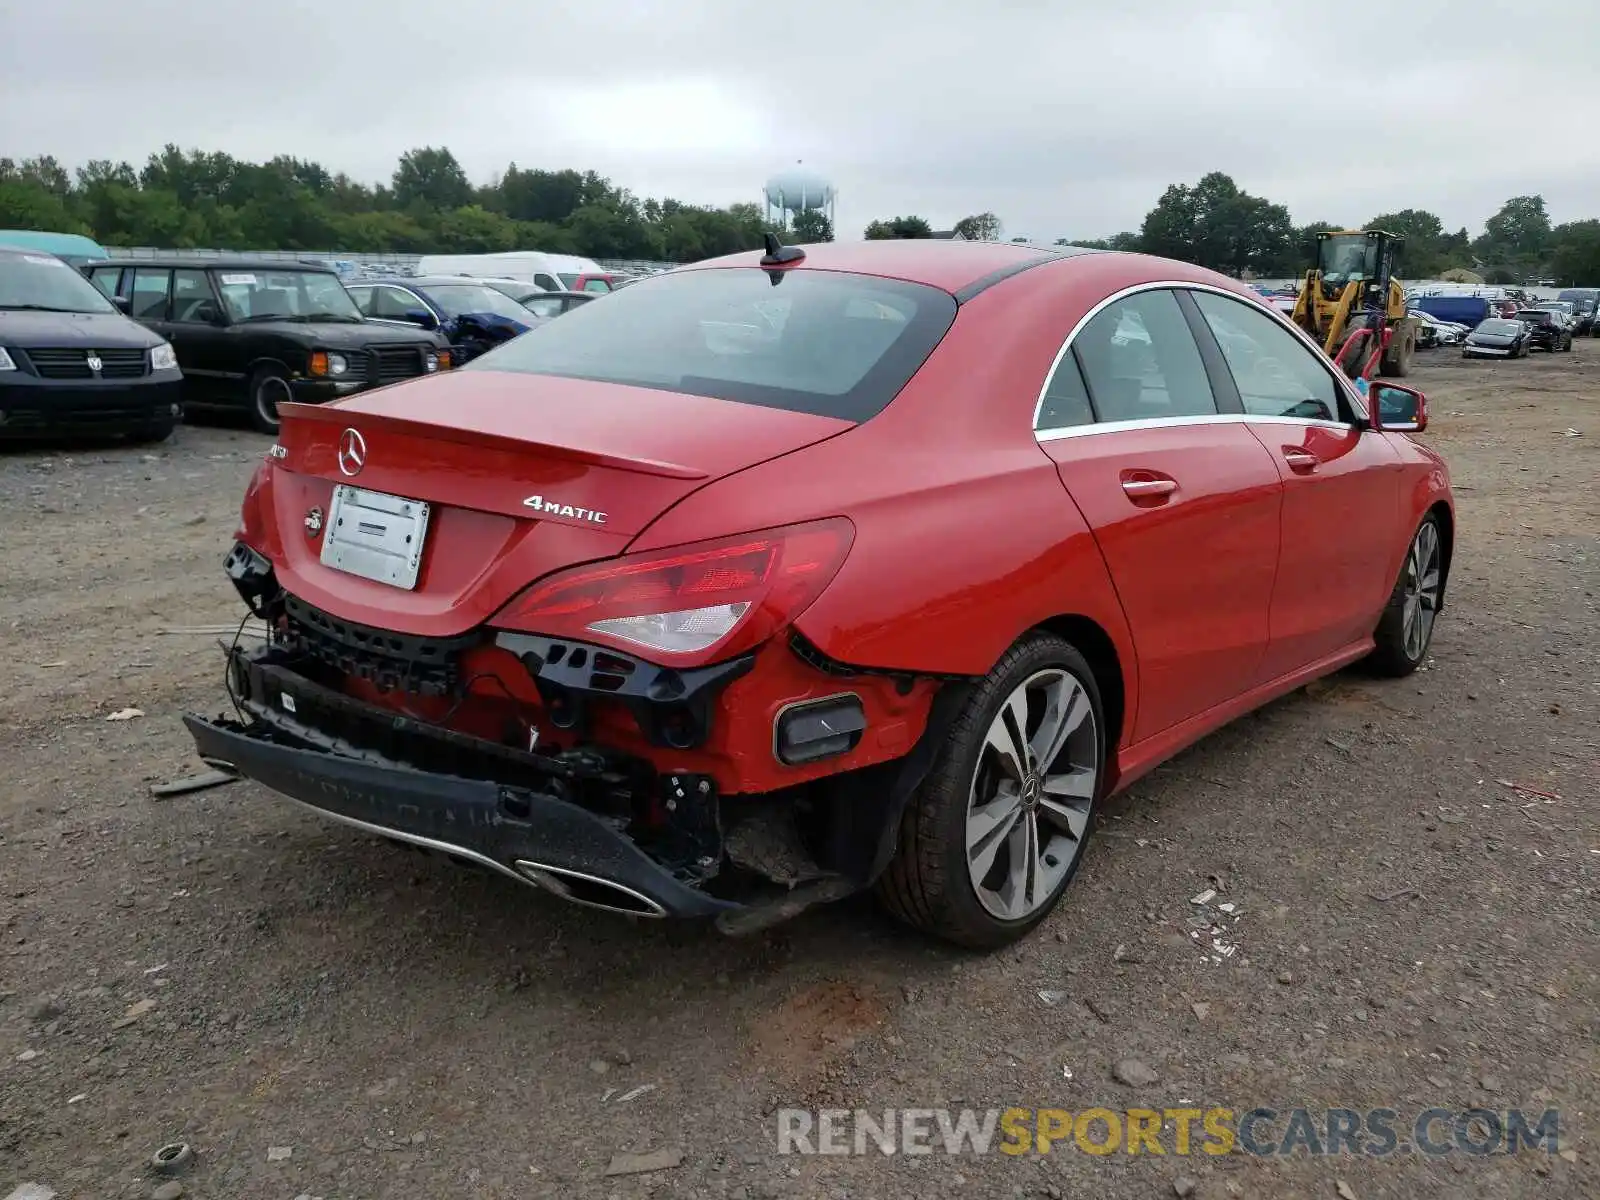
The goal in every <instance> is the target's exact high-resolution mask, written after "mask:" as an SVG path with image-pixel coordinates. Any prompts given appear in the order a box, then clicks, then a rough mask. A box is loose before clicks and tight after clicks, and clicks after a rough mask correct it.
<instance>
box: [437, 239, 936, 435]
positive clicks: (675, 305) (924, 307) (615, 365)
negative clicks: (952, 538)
mask: <svg viewBox="0 0 1600 1200" xmlns="http://www.w3.org/2000/svg"><path fill="white" fill-rule="evenodd" d="M955 316H956V302H955V299H954V297H952V296H951V295H950V294H949V293H948V292H943V291H940V290H938V289H937V288H931V287H927V286H925V285H923V284H916V283H906V282H903V281H900V280H892V279H881V278H877V277H873V276H865V275H851V274H845V273H843V272H833V271H807V270H793V269H791V270H789V271H787V272H781V273H773V274H769V273H768V272H766V271H762V270H757V269H752V268H748V267H742V268H741V267H728V268H711V269H705V270H696V271H682V272H675V273H673V274H671V275H666V276H663V277H662V278H660V279H658V280H654V281H652V282H651V285H650V286H649V287H637V288H622V289H620V290H618V291H617V292H615V293H614V294H612V295H610V296H608V297H607V298H606V302H605V303H604V304H585V305H582V306H581V307H578V308H574V309H573V310H572V311H571V312H569V313H567V314H566V315H565V316H564V317H562V318H561V320H559V321H553V322H551V323H550V325H549V326H548V327H546V328H545V329H543V330H542V331H541V332H540V334H539V336H538V337H536V338H515V339H513V340H511V341H509V342H506V343H504V344H503V345H501V346H499V347H496V348H495V349H494V350H491V351H489V352H488V353H487V354H485V355H483V356H482V357H480V358H477V359H474V360H473V361H472V362H470V363H468V364H467V366H466V367H465V368H463V369H465V370H483V371H525V372H529V373H532V374H538V375H560V376H566V377H568V378H574V379H593V380H599V381H602V382H606V383H620V384H629V385H632V386H635V387H644V388H655V389H658V390H662V391H674V392H688V393H692V394H695V395H701V396H713V397H716V398H718V399H723V400H733V401H738V402H740V403H745V404H759V405H764V406H766V407H770V408H782V409H788V410H790V411H794V412H807V413H814V414H816V415H819V416H827V417H838V418H841V419H843V420H847V421H865V420H867V419H869V418H870V417H872V416H875V415H876V414H877V413H878V412H880V411H881V410H882V409H883V408H884V407H885V406H886V405H887V404H888V403H889V401H891V400H893V399H894V397H895V396H896V395H898V394H899V392H900V389H901V388H903V387H904V386H905V385H906V382H907V381H908V380H909V379H910V378H911V376H912V375H913V374H915V372H916V370H917V368H918V367H920V366H921V365H922V363H923V360H924V359H926V358H927V357H928V355H929V354H930V353H931V352H932V351H933V348H934V347H935V346H936V345H938V343H939V341H940V339H941V338H943V337H944V335H945V333H946V332H947V331H948V330H949V328H950V326H951V324H952V323H953V322H954V321H955Z"/></svg>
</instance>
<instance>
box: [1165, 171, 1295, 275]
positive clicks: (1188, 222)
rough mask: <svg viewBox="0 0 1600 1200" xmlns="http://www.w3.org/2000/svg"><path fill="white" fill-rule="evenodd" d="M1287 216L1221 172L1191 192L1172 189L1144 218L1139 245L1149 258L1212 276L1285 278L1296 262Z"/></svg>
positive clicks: (1179, 187)
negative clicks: (1222, 273)
mask: <svg viewBox="0 0 1600 1200" xmlns="http://www.w3.org/2000/svg"><path fill="white" fill-rule="evenodd" d="M1294 236H1295V235H1294V225H1293V223H1292V222H1291V221H1290V219H1289V210H1288V209H1287V208H1285V207H1284V206H1283V205H1281V204H1273V203H1272V202H1271V201H1269V200H1264V199H1262V198H1261V197H1260V196H1252V195H1250V194H1249V193H1248V192H1245V191H1242V190H1241V189H1240V188H1239V185H1238V184H1236V183H1235V182H1234V181H1233V179H1232V178H1231V177H1230V176H1228V175H1225V174H1223V173H1222V172H1221V171H1212V172H1210V173H1209V174H1207V175H1204V176H1202V177H1201V179H1200V181H1199V182H1198V183H1196V184H1195V185H1194V186H1193V187H1189V186H1187V185H1185V184H1177V183H1175V184H1173V185H1172V186H1170V187H1169V188H1167V190H1166V191H1165V192H1163V193H1162V194H1161V199H1159V200H1158V201H1156V206H1155V207H1154V208H1153V209H1151V210H1150V212H1149V213H1148V214H1146V216H1145V219H1144V225H1143V226H1142V227H1141V229H1140V233H1139V244H1140V247H1141V248H1142V249H1143V250H1144V251H1145V252H1146V253H1148V254H1159V255H1162V256H1164V257H1166V258H1179V259H1185V260H1187V261H1189V262H1193V263H1197V264H1199V265H1200V266H1202V267H1209V268H1211V269H1212V270H1214V271H1226V272H1228V273H1229V274H1232V275H1242V274H1243V273H1244V272H1246V271H1251V272H1254V273H1255V274H1257V275H1270V274H1274V273H1281V272H1282V271H1283V270H1284V269H1285V268H1286V266H1288V265H1289V264H1290V263H1292V261H1293V257H1294Z"/></svg>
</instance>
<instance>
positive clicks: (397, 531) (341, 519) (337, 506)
mask: <svg viewBox="0 0 1600 1200" xmlns="http://www.w3.org/2000/svg"><path fill="white" fill-rule="evenodd" d="M428 516H429V509H428V504H427V502H426V501H422V500H408V499H406V498H405V497H404V496H391V495H389V494H388V493H387V492H373V491H368V490H367V489H366V488H358V487H351V486H350V485H349V484H345V483H341V484H339V485H338V486H336V487H335V488H334V489H333V502H332V504H330V505H329V506H328V524H327V533H326V534H325V535H324V536H323V539H322V565H323V566H325V567H332V568H333V569H334V570H336V571H343V572H345V573H346V574H348V575H359V576H360V577H361V578H363V579H370V580H372V581H373V582H375V583H382V584H387V585H388V586H390V587H397V588H401V589H402V590H405V591H412V590H414V589H415V588H416V586H417V573H418V571H419V570H420V569H421V567H422V548H423V545H424V543H425V542H426V540H427V535H428Z"/></svg>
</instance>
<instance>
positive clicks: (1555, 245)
mask: <svg viewBox="0 0 1600 1200" xmlns="http://www.w3.org/2000/svg"><path fill="white" fill-rule="evenodd" d="M1344 227H1346V228H1348V227H1349V226H1344ZM0 228H13V229H47V230H54V231H57V232H62V233H84V234H88V235H89V236H91V237H93V238H95V239H96V240H97V241H99V242H101V243H102V244H104V245H107V246H160V247H164V248H187V247H205V248H218V249H236V250H264V249H278V250H330V249H336V250H347V251H350V252H352V253H363V252H364V253H381V252H401V253H412V254H429V253H446V254H448V253H457V254H484V253H492V252H494V251H498V250H518V249H528V248H530V247H532V248H537V249H541V250H548V251H553V252H556V253H572V254H586V255H589V256H591V257H594V258H616V259H630V258H631V259H654V260H661V261H669V262H691V261H694V260H695V259H700V258H708V257H711V256H713V255H718V254H730V253H733V252H735V251H739V250H748V249H752V248H755V247H757V246H759V245H760V244H761V237H762V234H763V233H764V232H765V231H766V220H765V214H764V213H763V212H762V210H761V208H760V206H759V205H756V204H732V205H729V206H727V207H726V208H714V207H709V206H703V205H694V204H688V203H684V202H683V201H679V200H672V199H665V200H656V199H653V198H640V197H638V196H635V195H633V194H632V193H631V192H629V191H628V190H627V189H625V188H620V187H617V186H616V185H615V184H613V183H612V182H611V181H610V180H609V179H606V178H603V177H602V176H600V175H599V174H597V173H596V172H594V171H575V170H559V171H551V170H544V169H540V168H532V169H528V168H522V167H518V166H517V165H516V164H515V163H511V164H510V165H509V166H508V167H507V168H506V170H505V171H504V172H503V173H501V174H500V175H499V176H497V177H496V178H495V179H493V180H492V181H491V182H489V183H487V184H481V185H479V184H474V183H473V182H472V181H471V180H470V179H469V178H468V177H467V174H466V171H465V170H463V169H462V166H461V164H460V163H459V162H458V161H457V160H456V157H455V155H454V154H452V153H451V152H450V151H449V150H448V149H447V148H445V147H432V146H423V147H420V148H418V149H414V150H409V151H407V152H406V153H405V154H403V155H401V156H400V160H399V162H398V164H397V165H396V167H395V171H394V174H393V176H392V177H391V178H390V180H389V182H387V183H379V184H365V183H361V182H358V181H356V180H353V179H351V178H350V177H349V176H348V175H346V174H344V173H342V172H330V171H329V170H328V169H327V168H325V167H323V166H322V165H321V164H319V163H315V162H309V161H306V160H302V159H298V158H293V157H286V156H280V157H278V158H274V159H271V160H269V161H267V162H264V163H252V162H247V161H245V160H243V159H237V158H234V157H233V156H232V155H229V154H224V153H219V152H207V151H202V150H182V149H180V148H179V147H177V146H174V145H170V144H169V145H167V146H165V147H164V148H163V149H162V150H161V151H160V152H159V153H156V154H152V155H150V157H149V158H148V159H147V160H146V162H145V164H144V165H143V166H142V167H137V168H136V167H134V166H133V165H132V164H131V163H127V162H111V161H109V160H104V159H102V160H96V161H93V162H89V163H87V164H85V165H84V166H82V167H79V168H77V169H76V170H75V171H68V170H67V169H66V168H65V167H63V166H62V165H61V163H60V162H58V161H57V160H56V159H54V158H51V157H49V156H48V155H47V156H43V157H39V158H31V159H24V160H22V161H20V162H19V161H16V160H13V159H10V158H0ZM954 228H955V229H956V230H957V231H958V232H960V233H961V234H962V235H963V236H964V237H966V238H969V239H972V240H995V239H998V238H999V237H1000V236H1001V222H1000V219H999V218H998V217H997V216H996V215H995V214H994V213H992V212H983V213H976V214H974V215H972V216H968V217H965V218H963V219H962V220H960V221H958V222H956V224H955V226H954ZM1334 228H1340V226H1335V225H1333V224H1331V223H1329V222H1326V221H1313V222H1311V223H1309V224H1306V225H1296V224H1295V223H1294V222H1293V221H1292V220H1291V219H1290V216H1289V210H1288V209H1287V208H1286V207H1285V206H1283V205H1281V204H1274V203H1272V202H1271V201H1269V200H1266V199H1264V198H1262V197H1260V196H1252V195H1251V194H1250V193H1248V192H1246V191H1244V190H1242V189H1241V188H1240V187H1239V186H1238V185H1237V184H1236V183H1235V182H1234V181H1233V180H1232V179H1231V178H1230V177H1229V176H1227V175H1225V174H1223V173H1222V172H1220V171H1213V172H1211V173H1210V174H1208V175H1206V176H1204V177H1203V178H1202V179H1200V180H1199V182H1197V183H1194V184H1173V185H1172V186H1171V187H1169V188H1167V189H1166V191H1165V192H1163V193H1162V194H1161V197H1160V199H1158V200H1157V201H1156V204H1155V207H1154V208H1152V209H1151V210H1150V211H1149V212H1148V213H1147V214H1146V215H1145V218H1144V221H1143V222H1142V223H1141V225H1140V227H1139V229H1138V231H1137V232H1134V231H1129V232H1126V233H1119V234H1116V235H1115V236H1113V237H1110V238H1104V239H1076V240H1074V239H1070V238H1062V239H1060V241H1061V243H1063V244H1066V243H1071V244H1076V245H1084V246H1094V247H1100V248H1105V249H1114V250H1138V251H1143V252H1145V253H1149V254H1159V255H1163V256H1165V257H1169V258H1178V259H1184V260H1186V261H1189V262H1195V263H1199V264H1200V265H1201V266H1205V267H1210V268H1212V269H1214V270H1218V271H1223V272H1226V273H1228V274H1232V275H1245V274H1252V275H1255V276H1260V277H1268V278H1271V277H1276V276H1289V275H1297V274H1299V273H1300V272H1301V271H1303V270H1304V269H1305V267H1306V265H1307V264H1308V263H1309V262H1310V261H1311V258H1312V256H1313V255H1314V253H1315V235H1316V234H1317V232H1318V231H1321V230H1328V229H1334ZM1355 228H1378V229H1386V230H1388V231H1389V232H1391V233H1397V234H1400V235H1402V236H1404V237H1405V239H1406V244H1405V248H1404V250H1403V252H1402V259H1401V267H1400V271H1401V276H1402V278H1405V277H1410V278H1417V279H1424V278H1432V277H1437V276H1439V275H1442V274H1444V273H1445V272H1446V271H1448V270H1451V269H1453V268H1459V269H1464V270H1472V271H1475V272H1477V273H1479V274H1481V275H1482V276H1483V278H1484V279H1485V280H1486V281H1487V282H1490V283H1518V282H1522V281H1523V280H1525V279H1528V278H1531V277H1541V278H1553V279H1556V280H1557V281H1558V282H1560V283H1563V284H1569V283H1574V282H1578V283H1600V220H1586V221H1572V222H1568V223H1567V224H1564V225H1554V226H1553V225H1552V224H1551V221H1550V216H1549V213H1548V212H1547V211H1546V209H1545V203H1544V199H1543V197H1541V196H1537V195H1532V196H1515V197H1513V198H1511V199H1510V200H1507V201H1506V202H1505V204H1504V205H1502V206H1501V208H1500V211H1499V212H1497V213H1496V214H1495V215H1494V216H1492V217H1490V218H1489V220H1488V221H1487V222H1486V224H1485V226H1484V230H1483V232H1482V233H1481V234H1480V235H1478V236H1477V237H1472V236H1471V235H1470V234H1469V233H1468V231H1467V230H1466V229H1458V230H1455V231H1451V230H1447V229H1446V228H1445V227H1444V224H1443V222H1441V221H1440V219H1439V218H1438V217H1437V216H1435V215H1434V214H1433V213H1430V212H1425V211H1423V210H1420V209H1413V208H1407V209H1402V210H1400V211H1398V212H1389V213H1381V214H1379V215H1377V216H1375V217H1373V218H1372V219H1371V220H1369V221H1367V222H1365V223H1364V224H1363V225H1360V226H1355ZM833 233H834V231H833V229H832V228H831V227H830V226H829V224H828V219H827V217H826V216H825V215H824V214H823V213H820V212H805V213H800V214H798V216H797V217H796V218H795V220H794V223H793V228H792V230H791V231H790V236H791V237H793V238H794V239H795V240H797V241H803V242H818V241H831V240H832V238H833ZM933 233H934V230H933V227H932V226H931V225H930V224H929V223H928V221H927V220H926V219H924V218H923V217H920V216H902V217H892V218H887V219H882V220H875V221H873V222H871V223H870V224H869V225H868V226H867V227H866V229H865V231H864V234H865V236H866V237H867V238H869V239H882V238H924V237H931V236H932V235H933ZM1013 240H1015V241H1025V240H1028V239H1026V238H1015V239H1013Z"/></svg>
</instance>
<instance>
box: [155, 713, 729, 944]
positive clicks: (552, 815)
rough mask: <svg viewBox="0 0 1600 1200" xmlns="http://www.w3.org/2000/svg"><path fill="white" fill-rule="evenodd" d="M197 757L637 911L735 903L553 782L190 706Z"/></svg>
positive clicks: (530, 879) (322, 809)
mask: <svg viewBox="0 0 1600 1200" xmlns="http://www.w3.org/2000/svg"><path fill="white" fill-rule="evenodd" d="M184 724H185V725H187V726H188V728H189V732H190V734H191V735H192V736H193V737H194V740H195V746H196V748H197V749H198V750H199V752H200V757H201V758H203V759H205V760H206V761H207V762H210V763H213V764H225V765H227V766H229V767H231V768H232V769H234V770H236V771H238V772H239V773H240V774H241V775H245V776H247V777H249V778H251V779H254V780H256V781H257V782H259V783H262V784H265V785H266V786H267V787H269V788H271V789H272V790H273V791H276V792H280V793H282V794H283V795H285V796H287V797H289V798H290V799H291V800H295V801H297V802H299V803H300V804H303V805H305V806H307V807H309V808H312V809H314V810H316V811H317V812H318V813H320V814H322V815H323V816H326V817H330V818H332V819H333V820H336V821H339V822H341V823H343V824H346V825H351V826H354V827H355V828H357V829H362V830H365V831H366V832H368V833H374V834H379V835H382V836H384V837H389V838H393V839H395V840H397V841H402V842H408V843H410V844H411V845H414V846H421V847H423V848H425V849H429V850H436V851H439V852H441V853H445V854H450V855H454V856H455V857H457V858H462V859H466V860H467V861H469V862H473V863H476V864H477V865H479V866H482V867H487V868H489V869H491V870H494V871H497V872H499V873H500V874H502V875H507V876H510V877H511V878H513V879H516V880H518V881H519V882H522V883H531V884H535V885H537V886H539V887H542V888H544V889H545V890H547V891H551V892H554V893H555V894H557V895H559V896H560V897H561V898H562V899H565V900H571V901H573V902H576V903H580V904H588V905H591V906H594V907H599V908H605V909H609V910H612V911H616V912H624V913H629V914H631V915H634V916H649V917H663V916H676V917H714V916H716V915H717V914H719V913H721V912H723V911H725V910H727V909H732V908H738V907H740V906H739V905H738V904H736V903H734V902H731V901H727V900H720V899H718V898H716V897H714V896H711V895H709V894H707V893H706V892H704V891H701V890H699V889H697V888H694V887H691V886H689V885H688V884H687V883H685V882H683V881H682V880H680V879H678V878H676V877H674V875H673V874H672V873H671V872H670V871H669V870H667V869H666V868H665V867H664V866H662V865H661V864H660V863H658V862H656V861H655V860H653V859H652V858H650V857H649V856H648V855H646V854H645V853H644V852H643V851H642V850H640V849H639V847H638V846H636V845H635V844H634V843H633V842H632V841H631V840H630V839H629V838H628V837H627V836H626V835H625V834H624V833H622V832H621V831H619V830H618V829H617V828H616V827H615V826H614V825H612V824H610V823H608V822H607V821H605V820H604V819H602V818H601V817H600V816H598V815H597V814H595V813H592V812H590V811H588V810H587V809H584V808H580V807H579V806H578V805H576V804H574V803H572V802H571V801H568V800H562V799H559V798H558V797H556V796H553V795H551V794H549V793H548V792H544V791H539V790H536V789H533V788H527V787H512V786H509V785H506V784H503V783H498V782H494V781H491V780H484V779H466V778H462V777H459V776H448V775H438V774H434V773H432V772H427V771H419V770H415V769H413V768H410V767H406V766H402V765H399V764H397V763H393V762H388V763H383V762H376V761H369V760H368V761H364V760H363V759H360V758H354V757H350V756H348V755H345V754H340V753H335V752H333V751H331V750H327V749H315V748H311V747H309V746H306V745H296V744H294V742H293V740H292V739H290V738H288V737H285V736H284V735H283V734H282V733H281V731H276V730H274V729H273V728H272V727H270V726H267V725H265V724H262V723H257V724H255V725H252V726H243V725H239V724H238V723H236V722H231V721H223V720H216V721H210V720H206V719H205V718H202V717H197V716H193V715H190V716H186V717H185V718H184Z"/></svg>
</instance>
